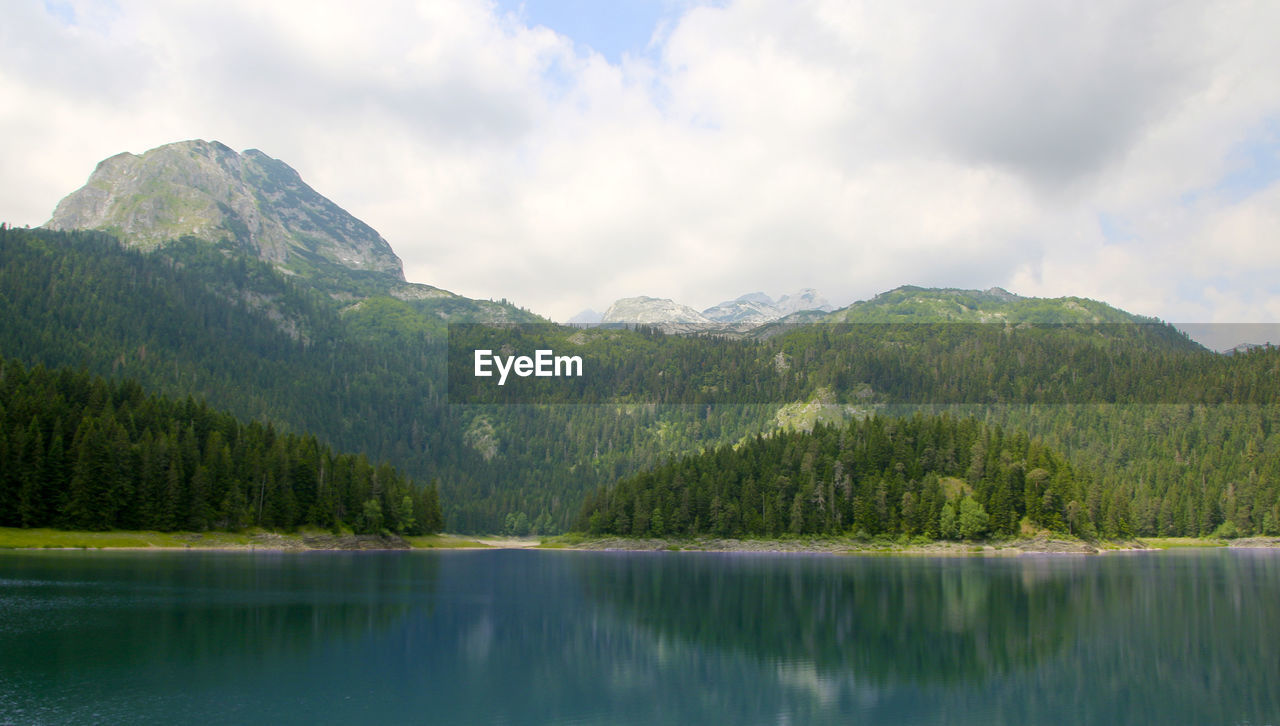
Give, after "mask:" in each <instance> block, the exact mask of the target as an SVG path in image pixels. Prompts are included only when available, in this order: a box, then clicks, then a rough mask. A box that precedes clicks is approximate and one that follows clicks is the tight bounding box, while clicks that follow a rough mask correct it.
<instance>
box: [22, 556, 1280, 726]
mask: <svg viewBox="0 0 1280 726" xmlns="http://www.w3.org/2000/svg"><path fill="white" fill-rule="evenodd" d="M78 723H133V724H147V723H165V724H172V723H202V724H205V723H208V724H223V723H225V724H241V723H271V724H290V723H300V724H303V723H305V724H317V723H362V724H363V723H387V724H391V723H431V724H550V723H554V724H717V723H723V724H822V723H841V724H847V723H856V724H877V723H885V724H1063V723H1071V724H1246V723H1247V724H1266V723H1280V551H1275V550H1272V551H1227V550H1209V551H1203V550H1202V551H1182V552H1166V553H1159V554H1149V553H1135V554H1109V555H1106V556H1102V557H1075V556H1066V557H1049V556H1044V557H1037V556H1031V557H1021V558H1010V559H932V558H868V557H858V558H851V557H836V556H824V555H814V556H805V555H776V556H775V555H748V554H712V553H686V552H673V553H589V552H525V551H473V552H438V553H429V552H401V553H390V552H389V553H371V552H361V553H337V552H333V553H330V552H314V553H303V554H280V553H240V552H138V553H125V552H5V553H0V724H78Z"/></svg>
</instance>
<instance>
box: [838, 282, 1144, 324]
mask: <svg viewBox="0 0 1280 726" xmlns="http://www.w3.org/2000/svg"><path fill="white" fill-rule="evenodd" d="M826 320H827V321H828V322H841V323H897V322H903V323H906V322H930V323H936V322H956V323H996V322H1003V323H1010V324H1018V323H1081V324H1099V323H1151V322H1156V321H1154V320H1152V319H1151V318H1143V317H1141V316H1138V315H1133V314H1132V313H1127V312H1125V311H1123V310H1119V309H1117V308H1113V307H1111V306H1110V305H1107V304H1106V303H1102V302H1098V301H1097V300H1089V299H1087V298H1080V297H1060V298H1037V297H1023V296H1021V295H1015V294H1014V293H1011V292H1009V291H1008V290H1005V289H1003V288H999V287H993V288H990V289H987V290H959V289H954V288H925V287H916V286H914V285H903V286H902V287H898V288H894V289H893V290H890V291H888V292H882V293H880V294H879V295H876V296H875V297H873V298H871V299H870V300H863V301H860V302H855V303H853V304H852V305H849V306H848V307H845V308H842V309H840V310H836V311H835V312H833V313H831V314H830V315H828V316H827V317H826Z"/></svg>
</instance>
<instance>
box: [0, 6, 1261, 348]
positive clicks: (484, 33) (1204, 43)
mask: <svg viewBox="0 0 1280 726" xmlns="http://www.w3.org/2000/svg"><path fill="white" fill-rule="evenodd" d="M5 15H6V17H5V21H4V23H3V24H0V98H3V99H4V101H3V103H0V158H3V160H4V161H3V164H0V221H7V222H9V223H10V224H15V225H18V226H21V225H24V224H29V225H32V226H35V225H39V224H42V223H44V222H45V221H46V220H48V218H49V216H50V214H51V213H52V211H53V208H54V206H55V205H56V204H57V202H58V200H59V199H60V198H61V197H63V196H64V195H66V194H68V193H70V192H71V191H73V190H74V189H76V188H78V187H79V186H81V185H82V184H84V182H85V180H86V179H87V178H88V176H89V174H90V172H92V171H93V168H94V166H95V165H96V164H97V162H98V161H100V160H102V159H104V158H106V157H109V156H112V155H114V154H116V153H119V152H121V151H131V152H134V153H141V152H143V151H146V150H147V149H150V148H154V147H156V146H160V145H162V144H165V143H169V142H173V141H180V140H184V139H194V138H202V139H207V140H218V141H221V142H223V143H225V144H227V145H228V146H231V147H232V148H234V149H237V150H244V149H249V148H257V149H261V150H262V151H263V152H265V153H267V154H268V155H270V156H273V157H275V158H278V159H281V160H283V161H285V162H286V163H288V164H289V165H291V166H293V167H294V168H295V169H297V170H298V172H299V173H300V174H301V175H302V178H303V179H304V180H305V181H307V182H308V183H309V184H310V185H311V186H312V187H314V188H315V189H316V190H317V191H319V192H320V193H321V194H324V195H325V196H327V197H329V198H330V199H332V200H334V201H335V202H336V203H338V204H339V205H340V206H342V207H343V208H345V209H347V210H348V211H349V212H351V213H352V214H354V215H355V216H357V217H359V218H360V219H362V220H364V221H365V222H367V223H369V224H370V225H371V226H373V227H374V228H375V229H377V230H378V231H379V232H380V233H381V234H382V235H383V236H384V237H385V238H386V239H387V240H388V241H389V242H390V243H391V245H392V247H393V248H394V249H395V251H396V252H397V254H399V256H400V257H401V259H402V260H403V261H404V266H405V275H406V277H407V278H408V279H409V280H412V281H415V282H423V283H427V284H431V285H435V286H438V287H442V288H445V289H448V290H452V291H454V292H457V293H459V294H463V295H467V296H469V297H475V298H486V299H487V298H493V299H498V298H506V299H508V300H510V301H512V302H514V303H516V304H518V305H521V306H523V307H526V308H529V309H531V310H533V311H534V312H537V313H540V314H543V315H546V316H548V317H551V318H553V319H556V320H566V319H568V318H569V317H571V316H573V315H574V314H575V313H577V312H579V311H581V310H583V309H584V308H593V309H595V310H599V311H603V310H604V309H605V308H606V307H607V306H608V305H609V304H610V303H611V302H612V301H613V300H615V299H618V298H622V297H630V296H635V295H650V296H654V297H663V298H672V299H675V300H677V301H679V302H682V303H685V304H688V305H691V306H693V307H695V308H698V309H702V308H706V307H709V306H711V305H714V304H716V303H718V302H720V301H722V300H727V299H732V298H734V297H737V296H738V295H741V294H744V293H749V292H754V291H763V292H766V293H768V294H770V295H772V296H774V297H778V296H780V295H782V294H785V293H790V292H794V291H796V290H798V289H800V288H803V287H813V288H817V289H818V290H820V291H821V292H822V293H823V294H824V295H826V297H828V298H829V299H830V300H831V301H833V302H835V303H837V304H847V303H849V302H852V301H854V300H860V299H867V298H870V297H872V296H874V295H875V294H877V293H879V292H883V291H885V290H889V289H892V288H895V287H897V286H899V285H904V284H914V285H922V286H935V287H959V288H976V289H985V288H988V287H992V286H1001V287H1004V288H1006V289H1008V290H1011V291H1013V292H1016V293H1019V294H1022V295H1032V296H1049V297H1056V296H1063V295H1076V296H1081V297H1088V298H1094V299H1098V300H1103V301H1106V302H1108V303H1111V304H1112V305H1116V306H1118V307H1121V308H1124V309H1126V310H1129V311H1131V312H1135V313H1139V314H1143V315H1149V316H1156V317H1160V318H1162V319H1164V320H1168V321H1173V322H1201V323H1224V322H1231V323H1262V322H1267V323H1275V322H1280V43H1275V42H1274V34H1275V29H1276V28H1278V27H1280V3H1274V2H1232V1H1227V2H1214V3H1205V2H1202V1H1201V0H1195V1H1193V2H1177V1H1176V0H1173V1H1167V0H1166V1H1161V2H1142V1H1138V2H1126V1H1119V2H1106V3H1078V2H1053V1H1051V0H1050V1H1046V2H1036V3H1027V2H1024V1H1023V0H974V1H972V2H964V3H955V2H942V1H939V2H918V1H915V0H901V1H895V2H881V1H876V2H858V1H856V0H852V1H849V0H840V1H838V2H835V1H833V2H825V1H823V0H816V1H814V2H806V1H804V0H800V1H797V2H785V3H779V2H748V1H742V2H739V1H738V0H723V1H718V2H698V1H696V0H683V1H679V0H620V1H615V2H609V3H600V2H589V1H587V0H576V1H568V0H565V1H561V2H555V1H553V0H523V1H522V0H503V1H502V2H497V3H494V2H487V1H485V0H430V1H429V2H413V3H411V2H392V1H388V2H379V3H369V4H355V3H349V2H333V1H330V0H306V1H305V2H294V1H293V0H280V1H273V2H270V3H262V2H260V1H259V0H219V1H218V2H190V1H182V0H178V1H175V2H144V1H142V0H113V1H105V2H80V1H78V0H66V1H63V0H46V1H44V2H41V1H40V0H11V1H10V2H8V3H6V9H5Z"/></svg>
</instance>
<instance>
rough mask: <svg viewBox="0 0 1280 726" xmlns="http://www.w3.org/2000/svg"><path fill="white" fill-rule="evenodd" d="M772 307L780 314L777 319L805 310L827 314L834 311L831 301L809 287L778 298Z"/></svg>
mask: <svg viewBox="0 0 1280 726" xmlns="http://www.w3.org/2000/svg"><path fill="white" fill-rule="evenodd" d="M774 307H775V308H777V309H778V312H779V313H781V315H780V316H779V317H782V316H786V315H791V314H792V313H798V312H802V311H806V310H820V311H822V312H827V313H829V312H831V311H832V310H835V307H834V306H832V304H831V301H829V300H827V299H826V298H825V297H823V296H822V295H821V293H819V292H818V291H817V290H814V289H813V288H811V287H806V288H804V289H803V290H801V291H799V292H797V293H796V294H794V295H783V296H782V297H780V298H778V302H777V303H775V304H774Z"/></svg>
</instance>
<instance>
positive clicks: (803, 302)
mask: <svg viewBox="0 0 1280 726" xmlns="http://www.w3.org/2000/svg"><path fill="white" fill-rule="evenodd" d="M832 309H833V308H832V307H831V304H830V303H829V302H828V301H827V299H826V298H824V297H822V295H820V294H819V293H818V291H817V290H814V289H813V288H805V289H803V290H800V291H799V292H797V293H795V294H794V295H783V296H782V297H781V298H780V299H778V300H776V301H775V300H774V299H773V298H771V297H769V296H768V295H766V294H764V293H763V292H752V293H747V294H746V295H741V296H739V297H736V298H734V299H733V300H726V301H724V302H721V303H718V304H716V305H713V306H711V307H709V308H707V309H706V310H703V311H702V312H701V313H699V312H698V311H696V310H694V309H693V308H691V307H689V306H687V305H681V304H680V303H677V302H674V301H672V300H667V299H663V298H652V297H631V298H623V299H622V300H618V301H617V302H615V303H614V304H613V305H612V306H610V307H609V310H608V311H607V312H605V315H604V320H603V322H606V323H642V324H645V325H651V326H653V327H656V328H659V329H660V330H663V331H665V332H667V333H694V332H705V331H711V332H738V333H744V332H747V331H749V330H752V329H754V328H758V327H760V326H761V325H766V324H768V323H771V322H773V321H775V320H778V319H779V318H782V317H785V316H787V315H791V314H793V313H796V312H798V311H804V310H811V311H821V312H824V313H825V312H830V311H831V310H832Z"/></svg>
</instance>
